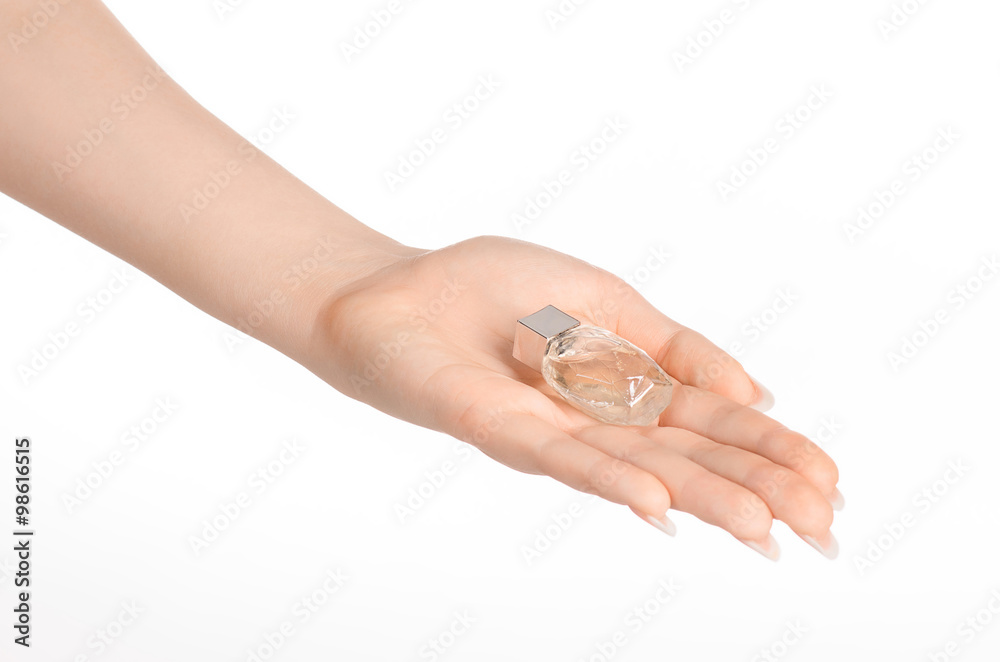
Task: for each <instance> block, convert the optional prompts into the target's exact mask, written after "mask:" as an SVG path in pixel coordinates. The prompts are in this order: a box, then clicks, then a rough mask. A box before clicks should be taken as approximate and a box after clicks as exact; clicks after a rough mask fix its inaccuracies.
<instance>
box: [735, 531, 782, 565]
mask: <svg viewBox="0 0 1000 662" xmlns="http://www.w3.org/2000/svg"><path fill="white" fill-rule="evenodd" d="M737 540H739V541H740V542H741V543H743V544H744V545H746V546H747V547H749V548H750V549H752V550H753V551H755V552H757V553H758V554H760V555H761V556H763V557H764V558H765V559H768V560H769V561H777V560H778V559H779V558H781V548H780V547H778V541H777V540H775V539H774V536H772V535H770V534H768V536H767V540H765V541H764V542H763V543H759V542H754V541H752V540H743V539H742V538H737Z"/></svg>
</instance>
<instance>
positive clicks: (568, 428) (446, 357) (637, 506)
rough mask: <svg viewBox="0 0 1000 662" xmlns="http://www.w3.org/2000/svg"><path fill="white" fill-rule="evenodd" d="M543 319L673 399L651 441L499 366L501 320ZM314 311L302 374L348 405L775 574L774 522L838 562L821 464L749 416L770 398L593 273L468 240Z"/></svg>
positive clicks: (835, 495) (416, 258)
mask: <svg viewBox="0 0 1000 662" xmlns="http://www.w3.org/2000/svg"><path fill="white" fill-rule="evenodd" d="M548 304H553V305H555V306H556V307H558V308H560V309H562V310H564V311H566V312H567V313H569V314H570V315H572V316H574V317H576V318H578V319H580V320H581V321H585V322H588V323H593V324H597V325H599V326H603V327H605V328H608V329H610V330H611V331H614V332H615V333H617V334H619V335H621V336H622V337H624V338H626V339H627V340H629V341H631V342H632V343H633V344H635V345H637V346H639V347H640V348H642V349H644V350H645V351H646V352H647V353H648V354H649V355H650V356H651V357H653V359H654V360H656V361H657V362H658V363H659V364H660V366H662V367H663V369H664V370H665V371H666V372H667V374H668V375H670V377H671V378H672V380H673V381H674V391H673V399H672V402H671V404H670V406H668V407H667V408H666V410H665V411H664V412H663V414H662V415H661V416H660V420H659V425H658V426H650V427H620V426H613V425H607V424H603V423H601V422H599V421H597V420H595V419H593V418H591V417H589V416H587V415H585V414H583V413H581V412H580V411H578V410H576V409H574V408H572V407H571V406H569V405H568V404H566V403H565V402H564V401H562V400H561V399H559V398H558V397H557V396H555V395H554V394H553V392H552V390H551V389H550V388H549V387H548V385H547V384H545V382H544V380H543V379H542V377H541V375H540V374H538V373H536V372H534V371H533V370H531V369H530V368H528V367H526V366H524V365H522V364H521V363H520V362H518V361H516V360H515V359H514V358H513V357H512V355H511V352H512V345H513V332H514V326H515V323H516V320H517V319H518V318H520V317H524V316H525V315H527V314H530V313H532V312H535V311H537V310H539V309H541V308H543V307H544V306H546V305H548ZM321 308H322V312H321V313H320V314H319V315H318V323H317V327H316V333H315V334H314V337H313V342H312V343H311V344H310V348H309V350H308V357H306V358H305V360H304V361H303V362H304V363H305V364H306V365H307V367H310V368H311V369H312V370H313V371H314V372H316V373H317V374H318V375H320V376H321V377H323V378H324V379H325V380H327V381H328V382H329V383H330V384H332V385H333V386H334V387H336V388H337V389H338V390H340V391H342V392H343V393H345V394H347V395H349V396H351V397H354V398H357V399H359V400H361V401H363V402H366V403H368V404H370V405H372V406H374V407H376V408H378V409H380V410H382V411H384V412H386V413H388V414H391V415H393V416H396V417H398V418H401V419H403V420H407V421H411V422H413V423H416V424H418V425H421V426H424V427H427V428H431V429H435V430H439V431H442V432H445V433H447V434H450V435H452V436H454V437H456V438H458V439H461V440H464V441H467V442H469V443H471V444H473V445H475V446H476V447H477V448H479V449H480V450H481V451H483V452H484V453H485V454H486V455H489V456H490V457H492V458H493V459H495V460H497V461H499V462H502V463H504V464H506V465H507V466H509V467H511V468H514V469H517V470H519V471H524V472H528V473H534V474H546V475H548V476H551V477H553V478H555V479H556V480H559V481H561V482H563V483H565V484H566V485H569V486H570V487H573V488H575V489H577V490H580V491H583V492H587V493H593V494H596V495H598V496H600V497H602V498H604V499H607V500H608V501H612V502H614V503H619V504H624V505H627V506H629V507H630V508H631V509H632V510H633V511H634V512H635V513H636V514H637V515H639V516H641V517H643V518H645V519H646V520H647V521H649V522H650V523H652V524H653V525H655V526H657V527H658V528H660V529H661V530H663V531H665V532H667V533H670V534H671V535H673V532H674V525H673V523H672V522H671V521H670V520H669V519H668V517H667V511H668V510H669V509H671V508H674V509H677V510H682V511H685V512H688V513H691V514H693V515H695V516H696V517H698V518H700V519H702V520H704V521H705V522H708V523H709V524H714V525H716V526H719V527H722V528H724V529H725V530H726V531H729V532H730V533H731V534H732V535H733V536H735V537H736V538H737V539H739V540H740V541H742V542H744V543H746V544H747V545H749V546H750V547H751V548H753V549H755V550H757V551H758V552H760V553H761V554H763V555H765V556H767V557H768V558H772V559H777V556H778V546H777V543H776V542H775V541H774V539H773V537H771V535H770V529H771V522H772V519H773V518H777V519H780V520H782V521H784V522H786V523H787V524H788V525H789V526H790V527H791V528H792V529H793V530H794V531H795V532H796V533H797V534H798V535H799V536H800V537H802V538H803V539H804V540H806V542H808V543H809V544H811V545H813V546H814V547H816V548H817V549H818V550H819V551H820V552H821V553H823V554H824V555H826V556H828V557H829V558H833V557H834V556H835V555H836V553H837V543H836V540H835V539H834V537H833V535H832V534H831V532H830V525H831V523H832V522H833V506H839V505H840V503H841V501H842V498H841V497H840V493H839V491H838V490H837V488H836V485H837V479H838V475H837V467H836V465H835V464H834V463H833V461H832V460H831V459H830V458H829V457H828V456H827V455H826V454H825V453H823V452H822V451H821V450H820V449H819V448H818V447H817V446H816V445H815V444H813V443H812V442H811V441H809V440H808V439H807V438H806V437H805V436H803V435H801V434H798V433H796V432H792V431H791V430H789V429H787V428H785V427H784V426H782V425H781V424H780V423H778V422H777V421H774V420H773V419H771V418H769V417H767V416H765V415H764V414H763V413H761V412H760V411H756V410H755V409H753V408H751V406H756V407H758V408H764V407H766V406H769V403H768V402H767V401H768V400H769V399H770V394H768V393H767V392H766V391H764V390H763V389H761V388H760V387H759V385H757V383H756V382H755V381H754V380H752V379H751V378H750V377H749V376H748V375H747V374H746V372H744V370H743V368H742V367H741V366H740V365H739V363H737V362H736V360H735V359H733V358H732V357H730V356H729V355H728V354H726V353H725V352H723V351H722V350H721V349H719V348H718V347H716V346H715V345H713V344H712V343H710V342H709V341H708V340H707V339H705V338H704V337H703V336H701V335H700V334H698V333H696V332H694V331H692V330H690V329H687V328H685V327H683V326H681V325H680V324H677V323H676V322H674V321H673V320H671V319H669V318H668V317H666V316H665V315H663V314H661V313H660V312H658V311H657V310H656V309H655V308H654V307H653V306H651V305H650V304H649V303H648V302H647V301H646V300H645V299H643V298H642V297H641V296H640V295H639V294H638V293H637V292H636V291H635V290H634V289H633V288H631V287H630V286H629V285H627V284H626V283H625V282H624V281H623V280H621V279H620V278H618V277H616V276H614V275H612V274H610V273H608V272H606V271H603V270H601V269H598V268H596V267H594V266H591V265H589V264H587V263H585V262H583V261H580V260H577V259H574V258H572V257H569V256H567V255H563V254H561V253H558V252H556V251H553V250H549V249H546V248H543V247H541V246H537V245H534V244H529V243H525V242H521V241H516V240H512V239H504V238H499V237H478V238H474V239H470V240H467V241H463V242H461V243H458V244H455V245H452V246H448V247H446V248H442V249H439V250H433V251H421V250H417V249H412V250H407V251H405V254H404V255H402V256H399V257H398V259H394V260H392V261H391V262H389V263H387V264H384V265H382V266H380V267H379V268H378V269H377V270H375V271H374V272H373V273H370V274H369V275H367V276H365V277H363V278H361V279H358V280H356V281H354V282H353V283H352V284H351V285H350V286H349V287H348V288H346V289H343V290H341V291H339V292H338V294H337V296H336V297H335V298H332V299H331V300H330V301H327V302H325V303H324V305H323V306H322V307H321ZM748 405H750V406H748Z"/></svg>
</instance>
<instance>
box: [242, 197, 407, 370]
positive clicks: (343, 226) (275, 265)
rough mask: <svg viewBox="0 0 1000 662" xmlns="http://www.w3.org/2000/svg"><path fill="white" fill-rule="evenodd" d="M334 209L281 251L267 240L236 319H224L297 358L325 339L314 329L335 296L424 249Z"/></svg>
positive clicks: (299, 234) (303, 355)
mask: <svg viewBox="0 0 1000 662" xmlns="http://www.w3.org/2000/svg"><path fill="white" fill-rule="evenodd" d="M331 207H332V205H331ZM333 209H334V210H335V211H334V212H333V213H332V214H331V218H329V219H327V220H326V221H324V222H320V223H316V224H314V225H309V226H307V227H300V228H298V229H297V231H296V234H297V238H296V240H295V241H292V242H289V241H288V240H287V235H286V236H285V237H283V241H282V242H281V244H282V247H283V248H282V250H281V252H280V253H277V254H276V253H275V251H274V243H273V242H271V241H270V240H268V239H265V240H264V241H263V242H262V246H261V249H260V258H261V269H260V270H259V271H258V273H257V274H256V276H255V279H254V282H253V283H252V285H251V286H249V287H246V288H245V289H243V290H242V291H241V292H240V293H238V294H237V297H238V298H239V300H238V302H237V303H236V305H235V306H234V307H233V309H234V310H236V311H237V317H236V319H235V320H226V321H227V322H229V323H230V324H231V325H232V326H234V327H235V328H236V329H238V330H239V331H241V332H243V333H245V334H247V335H250V336H252V337H254V338H256V339H258V340H260V341H262V342H264V343H266V344H268V345H271V346H272V347H274V348H275V349H277V350H279V351H281V352H283V353H284V354H286V355H288V356H290V357H292V358H294V359H296V360H300V362H301V359H303V358H305V357H308V356H310V355H312V354H313V353H314V347H313V345H315V343H316V342H317V340H320V341H321V339H322V338H323V337H324V334H317V330H319V327H321V326H322V324H323V323H324V320H325V319H327V317H328V311H329V310H330V309H331V308H332V307H334V306H335V305H336V302H337V300H339V299H340V298H341V297H342V296H343V295H344V294H345V293H347V292H349V291H354V290H357V289H358V288H360V287H364V286H365V283H366V282H367V281H369V280H371V278H373V277H375V276H376V275H377V274H378V273H379V272H380V271H381V270H383V269H385V268H388V267H391V266H392V265H393V264H396V263H397V262H399V261H401V260H404V259H407V258H408V257H411V256H413V255H416V254H419V253H423V252H424V251H423V250H421V249H416V248H412V247H409V246H405V245H403V244H400V243H399V242H397V241H395V240H393V239H391V238H390V237H387V236H385V235H382V234H380V233H378V232H376V231H374V230H372V229H370V228H368V227H366V226H364V225H362V224H361V223H359V222H358V221H356V220H354V219H353V218H351V217H350V216H349V215H348V214H346V213H345V212H343V211H341V210H340V209H337V208H336V207H334V208H333Z"/></svg>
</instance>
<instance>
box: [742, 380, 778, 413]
mask: <svg viewBox="0 0 1000 662" xmlns="http://www.w3.org/2000/svg"><path fill="white" fill-rule="evenodd" d="M747 376H748V377H749V375H747ZM750 381H751V382H752V383H753V387H754V388H755V389H757V399H756V400H754V401H753V402H752V403H751V404H750V405H749V406H750V408H751V409H756V410H757V411H767V410H768V409H770V408H771V407H773V406H774V394H773V393H771V392H770V391H769V390H767V388H765V387H764V385H763V384H761V383H760V382H758V381H757V380H756V379H754V378H753V377H750Z"/></svg>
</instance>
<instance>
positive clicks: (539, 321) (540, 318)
mask: <svg viewBox="0 0 1000 662" xmlns="http://www.w3.org/2000/svg"><path fill="white" fill-rule="evenodd" d="M579 325H580V320H578V319H576V318H574V317H570V316H569V315H567V314H566V313H564V312H563V311H561V310H559V309H558V308H556V307H555V306H545V307H544V308H542V309H541V310H539V311H538V312H537V313H532V314H531V315H528V316H527V317H522V318H521V319H519V320H517V324H516V325H515V328H514V358H515V359H517V360H518V361H520V362H521V363H523V364H525V365H527V366H529V367H531V368H533V369H534V370H535V371H537V372H541V371H542V357H543V356H544V355H545V346H546V345H547V344H548V342H549V339H551V338H554V337H555V336H558V335H559V334H560V333H563V332H564V331H569V330H570V329H572V328H573V327H575V326H579Z"/></svg>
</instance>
